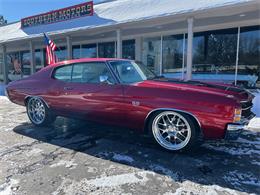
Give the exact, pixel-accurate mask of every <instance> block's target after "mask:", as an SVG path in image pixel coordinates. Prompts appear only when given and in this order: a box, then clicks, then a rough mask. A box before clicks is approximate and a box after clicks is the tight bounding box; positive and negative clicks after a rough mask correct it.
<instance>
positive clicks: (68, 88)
mask: <svg viewBox="0 0 260 195" xmlns="http://www.w3.org/2000/svg"><path fill="white" fill-rule="evenodd" d="M72 89H73V87H64V90H72Z"/></svg>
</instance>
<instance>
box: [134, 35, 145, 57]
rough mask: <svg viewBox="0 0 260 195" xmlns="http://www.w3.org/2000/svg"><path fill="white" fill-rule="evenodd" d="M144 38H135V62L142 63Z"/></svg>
mask: <svg viewBox="0 0 260 195" xmlns="http://www.w3.org/2000/svg"><path fill="white" fill-rule="evenodd" d="M142 47H143V44H142V37H136V38H135V60H136V61H138V62H141V61H142Z"/></svg>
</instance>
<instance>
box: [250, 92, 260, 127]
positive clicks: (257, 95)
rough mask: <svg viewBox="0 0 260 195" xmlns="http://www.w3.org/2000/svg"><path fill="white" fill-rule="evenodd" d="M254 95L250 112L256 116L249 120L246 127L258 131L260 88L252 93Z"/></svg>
mask: <svg viewBox="0 0 260 195" xmlns="http://www.w3.org/2000/svg"><path fill="white" fill-rule="evenodd" d="M254 95H255V98H254V100H253V108H252V112H254V113H255V114H256V117H255V118H253V119H252V120H250V122H249V124H248V126H247V128H248V129H251V130H257V131H260V90H258V92H256V93H254Z"/></svg>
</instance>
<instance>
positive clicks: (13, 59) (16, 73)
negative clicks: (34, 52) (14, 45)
mask: <svg viewBox="0 0 260 195" xmlns="http://www.w3.org/2000/svg"><path fill="white" fill-rule="evenodd" d="M20 59H21V58H20V53H19V52H12V53H8V54H7V64H8V80H9V81H15V80H18V79H21V78H22V65H21V60H20Z"/></svg>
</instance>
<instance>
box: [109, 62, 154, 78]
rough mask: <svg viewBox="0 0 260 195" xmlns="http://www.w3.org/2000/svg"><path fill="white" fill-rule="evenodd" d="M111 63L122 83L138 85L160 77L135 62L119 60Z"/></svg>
mask: <svg viewBox="0 0 260 195" xmlns="http://www.w3.org/2000/svg"><path fill="white" fill-rule="evenodd" d="M109 63H110V65H111V66H112V68H113V70H114V72H115V73H116V74H117V76H118V77H119V79H120V81H121V82H122V83H136V82H141V81H144V80H150V79H154V78H158V76H157V75H156V74H155V73H153V72H152V71H150V70H149V69H148V68H146V67H145V66H143V65H141V64H137V63H135V62H134V61H127V60H121V61H119V60H117V61H110V62H109Z"/></svg>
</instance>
